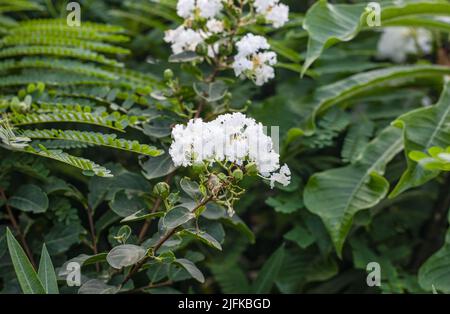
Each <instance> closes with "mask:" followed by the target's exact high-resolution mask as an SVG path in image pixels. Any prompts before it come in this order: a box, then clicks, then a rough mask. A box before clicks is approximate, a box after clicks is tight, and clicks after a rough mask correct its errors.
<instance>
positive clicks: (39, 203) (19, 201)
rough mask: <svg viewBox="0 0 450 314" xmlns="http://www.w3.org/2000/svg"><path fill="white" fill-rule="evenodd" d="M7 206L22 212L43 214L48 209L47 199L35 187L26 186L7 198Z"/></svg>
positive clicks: (40, 190)
mask: <svg viewBox="0 0 450 314" xmlns="http://www.w3.org/2000/svg"><path fill="white" fill-rule="evenodd" d="M8 204H9V205H10V206H12V207H15V208H17V209H20V210H22V211H24V212H32V213H43V212H45V211H46V210H47V208H48V197H47V194H45V192H44V191H42V189H41V188H40V187H38V186H37V185H34V184H26V185H22V186H21V187H20V188H19V189H18V190H17V192H16V193H14V195H13V196H11V197H10V198H9V200H8Z"/></svg>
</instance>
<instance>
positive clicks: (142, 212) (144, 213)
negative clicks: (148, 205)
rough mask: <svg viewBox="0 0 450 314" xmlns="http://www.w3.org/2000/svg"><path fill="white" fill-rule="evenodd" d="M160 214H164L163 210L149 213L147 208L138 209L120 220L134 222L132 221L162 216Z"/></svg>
mask: <svg viewBox="0 0 450 314" xmlns="http://www.w3.org/2000/svg"><path fill="white" fill-rule="evenodd" d="M162 216H164V212H162V211H159V212H154V213H149V212H148V211H147V210H140V211H137V212H135V213H134V214H132V215H129V216H127V217H125V218H124V219H122V220H121V221H120V222H122V223H123V222H134V221H140V220H147V219H153V218H158V217H162Z"/></svg>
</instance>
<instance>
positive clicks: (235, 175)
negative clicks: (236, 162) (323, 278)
mask: <svg viewBox="0 0 450 314" xmlns="http://www.w3.org/2000/svg"><path fill="white" fill-rule="evenodd" d="M233 178H234V179H235V180H236V181H241V180H242V179H243V178H244V173H243V172H242V170H241V169H239V168H238V169H236V170H234V171H233Z"/></svg>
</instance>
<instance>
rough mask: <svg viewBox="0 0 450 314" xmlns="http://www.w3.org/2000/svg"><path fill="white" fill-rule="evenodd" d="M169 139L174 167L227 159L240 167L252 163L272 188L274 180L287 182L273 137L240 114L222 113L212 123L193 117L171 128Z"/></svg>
mask: <svg viewBox="0 0 450 314" xmlns="http://www.w3.org/2000/svg"><path fill="white" fill-rule="evenodd" d="M172 138H173V142H172V145H171V146H170V149H169V154H170V156H171V157H172V160H173V162H174V164H175V166H184V167H186V166H191V165H193V164H195V163H197V162H203V161H206V162H215V161H220V162H222V161H228V162H232V163H235V164H237V165H240V166H243V165H245V164H246V163H255V165H256V168H257V169H258V172H259V174H260V175H261V176H263V177H264V178H265V179H267V180H269V181H270V186H271V187H272V188H273V187H274V184H275V182H279V183H281V184H282V185H284V186H286V185H288V184H289V183H290V180H291V177H290V175H291V173H290V171H289V168H288V166H287V165H284V166H282V167H281V168H280V163H279V159H280V156H279V154H277V153H276V152H275V151H274V149H273V143H272V139H271V138H270V137H269V136H267V135H265V134H264V128H263V125H262V124H261V123H257V122H256V121H255V120H254V119H252V118H248V117H246V116H245V115H244V114H242V113H233V114H224V115H221V116H219V117H217V118H216V119H215V120H213V121H211V122H203V121H202V120H201V119H193V120H190V121H189V122H188V124H187V125H186V126H184V125H182V124H178V125H176V126H175V127H174V128H173V129H172ZM278 170H279V172H277V171H278Z"/></svg>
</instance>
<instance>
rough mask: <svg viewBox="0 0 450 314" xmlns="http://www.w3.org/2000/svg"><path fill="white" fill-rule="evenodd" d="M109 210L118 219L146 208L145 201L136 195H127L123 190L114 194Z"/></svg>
mask: <svg viewBox="0 0 450 314" xmlns="http://www.w3.org/2000/svg"><path fill="white" fill-rule="evenodd" d="M109 206H110V207H111V209H112V210H113V211H114V212H115V213H116V214H117V215H119V216H120V217H127V216H130V215H133V214H134V213H136V212H137V211H140V210H143V209H145V208H146V207H147V205H146V203H145V201H144V200H143V199H142V197H140V196H139V195H137V194H130V193H127V192H126V191H125V190H121V191H118V192H117V193H116V194H114V198H113V200H112V201H111V202H110V203H109Z"/></svg>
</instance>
